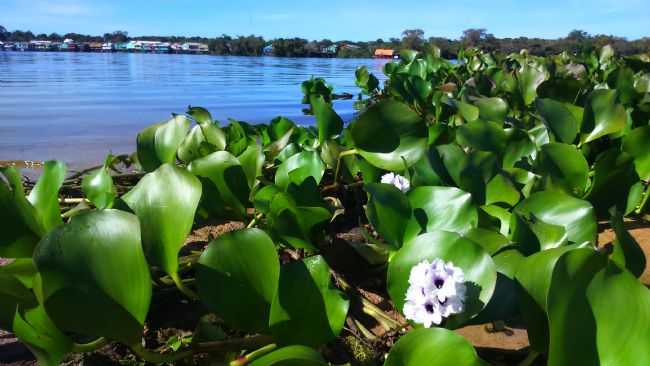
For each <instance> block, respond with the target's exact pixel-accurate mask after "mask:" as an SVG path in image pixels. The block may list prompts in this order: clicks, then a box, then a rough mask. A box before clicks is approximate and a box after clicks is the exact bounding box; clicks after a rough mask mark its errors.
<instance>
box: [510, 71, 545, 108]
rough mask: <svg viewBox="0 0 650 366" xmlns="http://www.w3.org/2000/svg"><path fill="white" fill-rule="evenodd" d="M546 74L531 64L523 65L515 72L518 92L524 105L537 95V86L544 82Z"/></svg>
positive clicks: (533, 99)
mask: <svg viewBox="0 0 650 366" xmlns="http://www.w3.org/2000/svg"><path fill="white" fill-rule="evenodd" d="M545 79H546V74H545V73H544V71H543V70H541V69H539V68H536V67H534V66H532V65H524V66H523V67H522V68H521V70H519V71H518V72H517V82H518V84H519V93H520V94H521V97H522V99H523V101H524V104H525V105H529V104H531V103H532V102H533V101H535V98H536V97H537V87H538V86H539V85H540V84H541V83H542V82H544V80H545Z"/></svg>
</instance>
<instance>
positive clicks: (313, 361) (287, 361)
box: [249, 345, 329, 366]
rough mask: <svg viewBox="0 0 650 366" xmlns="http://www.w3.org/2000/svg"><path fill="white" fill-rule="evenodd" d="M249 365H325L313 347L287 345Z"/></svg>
mask: <svg viewBox="0 0 650 366" xmlns="http://www.w3.org/2000/svg"><path fill="white" fill-rule="evenodd" d="M249 365H250V366H327V365H329V364H328V363H326V362H325V360H324V359H323V356H321V355H320V353H318V352H316V351H315V350H314V349H313V348H309V347H305V346H300V345H296V346H287V347H283V348H279V349H277V350H275V351H273V352H271V353H269V354H267V355H264V356H262V357H260V358H258V359H256V360H253V361H252V362H251V363H250V364H249Z"/></svg>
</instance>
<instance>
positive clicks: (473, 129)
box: [456, 120, 507, 153]
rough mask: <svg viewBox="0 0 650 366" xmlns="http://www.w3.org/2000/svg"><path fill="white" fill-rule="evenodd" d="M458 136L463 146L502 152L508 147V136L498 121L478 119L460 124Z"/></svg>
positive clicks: (459, 142)
mask: <svg viewBox="0 0 650 366" xmlns="http://www.w3.org/2000/svg"><path fill="white" fill-rule="evenodd" d="M456 138H457V140H458V144H460V145H461V146H467V147H472V148H474V149H476V150H483V151H492V152H495V153H500V152H502V151H503V150H504V149H505V147H506V138H507V137H506V134H505V132H504V131H503V128H502V127H501V125H499V124H498V123H496V122H485V121H481V120H477V121H474V122H469V123H467V124H464V125H462V126H460V127H459V128H458V130H457V133H456Z"/></svg>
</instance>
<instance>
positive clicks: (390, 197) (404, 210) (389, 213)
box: [364, 183, 412, 249]
mask: <svg viewBox="0 0 650 366" xmlns="http://www.w3.org/2000/svg"><path fill="white" fill-rule="evenodd" d="M364 189H365V190H366V192H368V197H369V198H368V204H367V205H366V216H367V217H368V221H369V222H370V224H371V225H372V226H373V228H374V229H375V230H376V231H377V232H378V233H379V235H381V237H382V238H383V239H384V240H385V241H386V242H387V243H388V244H390V245H391V246H392V247H393V249H398V248H399V247H401V246H402V244H403V241H404V236H405V234H406V232H407V231H406V228H407V225H408V223H409V221H410V220H411V212H412V211H411V205H410V203H409V199H408V198H407V197H406V195H404V193H402V192H401V191H400V190H399V189H397V188H396V187H395V186H393V185H389V184H383V183H369V184H366V185H364Z"/></svg>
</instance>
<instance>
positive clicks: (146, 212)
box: [122, 164, 201, 276]
mask: <svg viewBox="0 0 650 366" xmlns="http://www.w3.org/2000/svg"><path fill="white" fill-rule="evenodd" d="M200 198H201V182H199V180H198V179H197V178H196V177H195V176H193V175H192V174H190V173H188V172H187V171H186V170H184V169H181V168H178V167H176V166H174V165H170V164H164V165H161V166H160V168H158V169H157V170H156V171H154V172H152V173H149V174H147V175H145V176H144V177H143V178H142V179H141V180H140V181H139V182H138V184H137V185H136V186H135V187H134V188H133V189H132V190H131V191H129V192H128V193H127V194H125V195H124V196H123V197H122V199H123V200H124V202H126V204H127V205H128V206H129V207H130V208H131V210H133V211H134V212H135V214H136V215H138V218H139V219H140V223H141V226H142V244H143V245H144V248H145V253H146V254H147V257H148V258H149V260H150V261H151V263H152V264H153V265H156V266H159V267H161V268H162V269H163V270H164V271H165V272H167V273H168V274H170V275H172V276H173V275H175V274H176V271H177V269H178V251H179V250H180V248H181V246H182V245H183V243H184V241H185V238H186V237H187V234H189V232H190V230H191V229H192V223H193V222H194V214H195V212H196V208H197V206H198V204H199V199H200Z"/></svg>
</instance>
